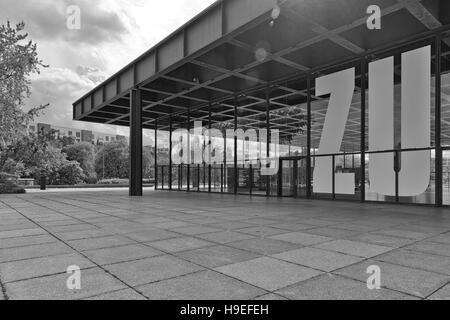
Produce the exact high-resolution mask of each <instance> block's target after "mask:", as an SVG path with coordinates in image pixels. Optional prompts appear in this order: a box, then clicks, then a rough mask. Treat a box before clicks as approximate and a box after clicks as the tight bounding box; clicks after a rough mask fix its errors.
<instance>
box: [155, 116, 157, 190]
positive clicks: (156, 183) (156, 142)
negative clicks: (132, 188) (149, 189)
mask: <svg viewBox="0 0 450 320" xmlns="http://www.w3.org/2000/svg"><path fill="white" fill-rule="evenodd" d="M155 189H158V120H155Z"/></svg>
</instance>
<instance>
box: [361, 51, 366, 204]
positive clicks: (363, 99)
mask: <svg viewBox="0 0 450 320" xmlns="http://www.w3.org/2000/svg"><path fill="white" fill-rule="evenodd" d="M366 65H367V60H366V58H365V57H364V58H362V59H361V202H365V201H366V89H367V77H366Z"/></svg>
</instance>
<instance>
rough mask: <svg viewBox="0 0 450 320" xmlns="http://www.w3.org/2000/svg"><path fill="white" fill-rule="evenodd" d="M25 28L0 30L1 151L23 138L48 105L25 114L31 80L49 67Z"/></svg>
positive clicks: (4, 26)
mask: <svg viewBox="0 0 450 320" xmlns="http://www.w3.org/2000/svg"><path fill="white" fill-rule="evenodd" d="M24 28H25V24H24V23H23V22H21V23H18V24H17V25H15V26H14V27H13V26H11V23H10V22H9V21H8V22H7V23H6V25H1V26H0V150H2V149H4V148H5V147H6V146H7V145H10V144H11V143H12V142H13V141H15V140H16V139H18V138H20V137H22V136H23V135H24V134H25V133H26V131H25V128H24V127H25V125H27V124H28V123H29V122H30V121H31V120H33V119H34V117H36V116H37V115H38V114H39V113H40V112H41V111H42V110H44V109H45V108H46V107H47V106H48V105H45V106H42V105H41V106H39V107H34V108H31V109H30V110H29V111H28V112H25V111H23V109H22V108H23V107H24V102H25V100H26V99H27V98H29V97H30V95H31V89H30V84H31V83H30V80H29V77H30V76H31V75H33V74H39V73H40V68H41V67H44V68H45V67H47V66H46V65H44V64H43V62H42V61H41V60H39V58H38V54H37V45H36V44H35V43H33V42H32V41H31V40H28V41H27V38H28V34H27V33H23V31H24Z"/></svg>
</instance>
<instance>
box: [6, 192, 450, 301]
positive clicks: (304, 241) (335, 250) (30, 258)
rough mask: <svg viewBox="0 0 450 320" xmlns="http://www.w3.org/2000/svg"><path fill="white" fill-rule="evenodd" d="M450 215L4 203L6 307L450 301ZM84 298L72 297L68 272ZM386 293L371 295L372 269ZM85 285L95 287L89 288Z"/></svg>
mask: <svg viewBox="0 0 450 320" xmlns="http://www.w3.org/2000/svg"><path fill="white" fill-rule="evenodd" d="M449 244H450V214H449V210H448V209H437V208H431V207H430V208H428V207H420V208H419V207H409V206H394V205H389V204H383V203H379V204H375V205H374V204H361V203H352V202H332V201H319V200H314V201H308V200H301V199H288V198H286V199H276V198H270V199H267V198H264V197H262V198H257V197H252V198H251V197H247V196H236V197H235V196H220V195H214V194H213V195H208V194H204V193H191V194H189V193H175V192H155V191H151V190H146V195H145V196H144V197H142V198H139V199H137V198H136V199H133V200H132V201H130V198H129V197H128V194H127V192H126V191H124V190H109V191H108V190H105V191H99V190H93V191H89V192H86V191H73V192H52V193H46V192H42V193H30V194H25V195H7V196H2V197H1V198H0V281H1V283H2V285H3V287H4V288H5V293H6V295H4V294H3V292H2V291H1V290H0V300H1V299H26V298H29V299H92V300H141V299H149V298H150V299H174V298H177V299H213V298H216V299H231V300H236V299H256V300H270V299H274V300H278V299H329V300H339V299H369V300H372V299H374V300H375V299H398V300H401V299H446V300H449V299H450V271H448V270H450V260H449V259H450V251H449V250H450V249H449V248H450V246H449ZM72 265H76V266H79V267H81V269H82V270H81V274H82V278H81V280H82V290H81V291H78V292H72V291H68V290H67V286H66V280H67V279H68V277H69V274H67V272H66V270H67V267H68V266H72ZM372 265H377V266H379V267H380V268H381V282H382V289H381V290H374V291H373V290H369V289H367V285H366V281H367V279H368V277H369V274H367V273H366V271H367V267H368V266H372ZM83 283H84V285H83Z"/></svg>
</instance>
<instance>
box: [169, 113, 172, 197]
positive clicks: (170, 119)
mask: <svg viewBox="0 0 450 320" xmlns="http://www.w3.org/2000/svg"><path fill="white" fill-rule="evenodd" d="M172 131H173V123H172V115H170V117H169V190H172V182H173V176H172V166H173V159H172V147H173V141H172Z"/></svg>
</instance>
